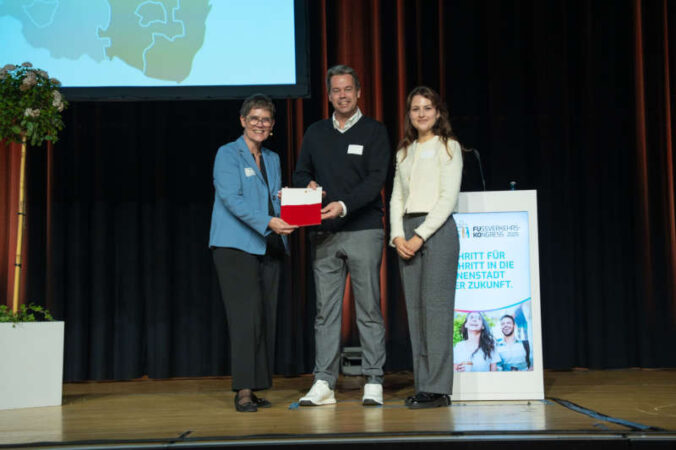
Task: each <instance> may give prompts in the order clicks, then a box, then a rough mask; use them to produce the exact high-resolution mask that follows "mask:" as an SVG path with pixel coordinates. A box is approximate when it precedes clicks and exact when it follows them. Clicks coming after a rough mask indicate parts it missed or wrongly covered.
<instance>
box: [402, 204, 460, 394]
mask: <svg viewBox="0 0 676 450" xmlns="http://www.w3.org/2000/svg"><path fill="white" fill-rule="evenodd" d="M425 217H426V216H425V215H415V216H404V233H405V235H406V239H410V238H411V237H412V236H413V234H414V230H415V228H416V227H418V226H419V225H420V224H421V223H422V222H423V221H424V220H425ZM459 248H460V243H459V240H458V231H457V229H456V226H455V220H453V216H450V217H449V218H448V220H447V221H446V222H445V223H444V224H443V225H442V226H441V228H439V229H438V230H437V231H436V233H434V234H433V235H432V236H431V237H430V238H429V239H428V240H427V241H426V242H425V243H424V244H423V246H422V247H421V249H420V250H419V251H418V252H417V253H416V254H415V256H414V257H413V258H411V259H410V260H408V261H406V260H403V259H399V270H400V273H401V282H402V286H403V288H404V295H405V297H406V311H407V313H408V328H409V333H410V335H411V349H412V353H413V376H414V379H415V391H416V392H432V393H436V394H451V392H452V391H453V347H452V343H453V309H454V307H455V282H456V276H457V272H458V255H459Z"/></svg>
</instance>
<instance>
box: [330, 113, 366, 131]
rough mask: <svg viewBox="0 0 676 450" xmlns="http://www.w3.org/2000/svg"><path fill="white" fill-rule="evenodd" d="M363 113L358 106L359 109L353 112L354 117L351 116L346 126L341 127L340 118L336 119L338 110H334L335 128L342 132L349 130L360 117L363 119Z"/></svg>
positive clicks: (332, 117)
mask: <svg viewBox="0 0 676 450" xmlns="http://www.w3.org/2000/svg"><path fill="white" fill-rule="evenodd" d="M362 115H363V114H362V113H361V110H360V109H359V107H357V111H356V112H355V113H354V114H352V117H350V118H349V119H347V120H346V121H345V126H344V127H343V128H340V123H338V119H336V112H335V111H334V112H333V115H332V116H331V119H332V121H333V128H335V129H336V130H337V131H339V132H341V133H345V132H346V131H347V130H349V129H350V128H352V126H353V125H354V124H355V123H357V122H358V121H359V119H361V116H362Z"/></svg>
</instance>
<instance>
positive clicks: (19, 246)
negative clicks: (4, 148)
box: [12, 135, 26, 312]
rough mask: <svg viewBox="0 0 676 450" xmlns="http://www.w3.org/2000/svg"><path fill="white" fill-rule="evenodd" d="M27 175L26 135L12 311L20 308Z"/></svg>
mask: <svg viewBox="0 0 676 450" xmlns="http://www.w3.org/2000/svg"><path fill="white" fill-rule="evenodd" d="M25 175H26V136H25V135H24V136H23V138H22V140H21V172H20V175H19V210H18V212H17V216H18V217H17V222H18V226H17V230H16V259H15V260H14V295H13V296H12V311H14V312H17V311H18V310H19V287H20V285H21V256H22V255H21V250H22V247H23V245H22V244H23V226H24V217H25V216H26V209H25V208H26V202H25V201H24V197H25V190H26V187H25V185H24V179H25Z"/></svg>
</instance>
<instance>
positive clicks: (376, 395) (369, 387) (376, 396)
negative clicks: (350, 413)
mask: <svg viewBox="0 0 676 450" xmlns="http://www.w3.org/2000/svg"><path fill="white" fill-rule="evenodd" d="M361 403H362V405H364V406H380V405H382V404H383V385H382V384H379V383H366V384H365V385H364V396H363V397H362V398H361Z"/></svg>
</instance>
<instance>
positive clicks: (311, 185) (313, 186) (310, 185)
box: [307, 180, 326, 198]
mask: <svg viewBox="0 0 676 450" xmlns="http://www.w3.org/2000/svg"><path fill="white" fill-rule="evenodd" d="M320 187H321V186H320V185H319V184H317V182H316V181H315V180H312V181H310V182H309V183H308V184H307V188H308V189H317V188H320ZM324 197H326V191H325V190H322V198H324Z"/></svg>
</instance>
